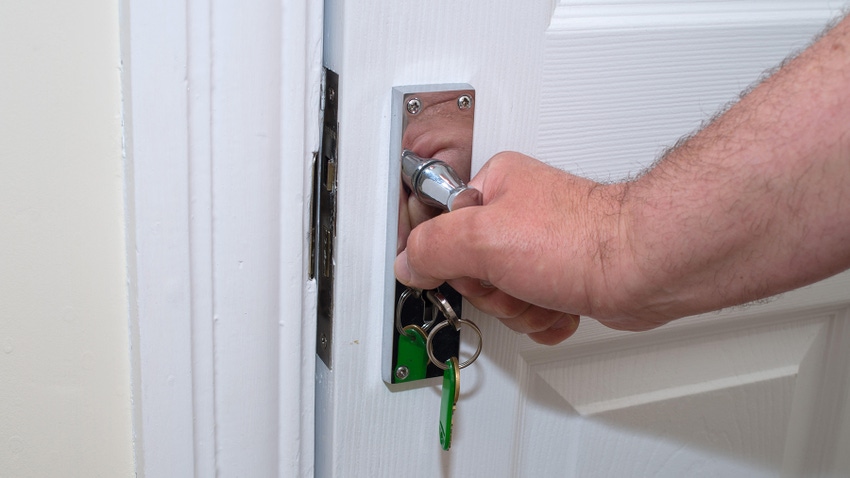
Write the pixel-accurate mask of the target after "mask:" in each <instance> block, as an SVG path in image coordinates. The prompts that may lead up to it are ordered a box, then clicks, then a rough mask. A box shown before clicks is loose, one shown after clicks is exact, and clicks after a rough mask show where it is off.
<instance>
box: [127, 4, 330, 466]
mask: <svg viewBox="0 0 850 478" xmlns="http://www.w3.org/2000/svg"><path fill="white" fill-rule="evenodd" d="M314 3H315V2H310V1H307V0H285V1H284V2H277V1H260V2H235V1H226V0H217V1H213V2H204V1H200V0H184V1H176V2H175V1H147V0H145V1H135V0H128V1H126V2H124V4H123V14H122V29H123V35H124V38H123V43H124V45H123V58H124V68H125V75H124V101H125V115H124V116H125V127H126V131H125V133H126V154H127V160H128V185H127V188H128V210H129V214H130V217H131V220H132V223H131V232H130V242H131V251H132V253H131V254H130V259H129V260H130V263H131V270H132V271H133V273H132V274H131V277H130V281H131V289H132V290H133V291H134V294H132V303H133V309H134V310H133V313H134V321H133V323H132V335H133V355H134V357H133V358H134V362H135V363H136V379H135V382H136V383H135V405H136V414H137V419H136V434H137V436H136V454H137V461H138V471H139V476H145V477H148V478H156V477H174V476H180V477H190V476H195V477H209V476H222V477H228V476H311V475H312V467H313V380H314V353H313V349H312V343H313V340H314V339H313V334H314V333H315V332H314V329H315V325H314V320H312V317H313V316H314V315H315V313H314V312H312V313H311V312H310V309H311V307H314V304H313V301H311V300H306V301H305V300H304V297H305V295H304V294H305V293H309V287H307V288H306V289H305V287H304V284H305V277H306V265H305V264H304V259H305V257H307V255H306V253H305V251H306V247H307V244H306V243H305V241H304V237H305V236H306V229H305V224H306V223H307V221H308V219H307V217H306V216H305V211H306V209H305V201H304V198H305V197H306V196H307V191H308V190H307V187H308V186H307V182H308V175H309V171H310V161H311V158H312V151H313V150H315V149H316V145H317V144H318V121H319V120H318V118H319V114H318V104H319V102H318V98H319V95H320V85H319V82H320V61H321V60H320V59H321V57H320V55H321V6H320V5H314ZM305 310H306V311H305ZM302 316H304V317H307V319H302ZM303 344H306V345H303Z"/></svg>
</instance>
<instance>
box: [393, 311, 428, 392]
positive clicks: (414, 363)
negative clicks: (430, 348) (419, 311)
mask: <svg viewBox="0 0 850 478" xmlns="http://www.w3.org/2000/svg"><path fill="white" fill-rule="evenodd" d="M402 331H403V332H404V335H399V336H398V361H397V362H396V368H395V383H401V382H408V381H411V380H422V379H423V378H425V376H426V375H425V374H426V372H427V371H428V362H429V360H430V359H429V358H428V352H427V351H426V350H425V340H426V337H427V335H426V334H425V332H424V331H423V330H422V328H420V327H419V326H418V325H408V326H407V327H405V328H404V329H403V330H402Z"/></svg>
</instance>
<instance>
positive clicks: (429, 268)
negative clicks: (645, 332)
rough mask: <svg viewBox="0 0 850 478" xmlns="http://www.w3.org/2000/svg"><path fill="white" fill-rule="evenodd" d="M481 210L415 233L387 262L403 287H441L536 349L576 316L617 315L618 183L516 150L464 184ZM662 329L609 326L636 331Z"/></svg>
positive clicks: (557, 337)
mask: <svg viewBox="0 0 850 478" xmlns="http://www.w3.org/2000/svg"><path fill="white" fill-rule="evenodd" d="M469 185H470V186H472V187H474V188H476V189H478V190H480V191H481V192H482V194H483V198H484V205H483V206H478V207H468V208H464V209H460V210H458V211H455V212H452V213H450V214H444V215H442V216H439V217H437V218H434V219H432V220H429V221H426V222H424V223H422V224H421V225H420V226H418V227H417V228H415V229H414V230H413V231H412V233H411V235H410V237H409V238H408V241H407V249H406V250H405V251H404V252H402V253H401V254H400V255H399V256H398V258H397V259H396V263H395V271H396V275H397V277H398V279H399V280H400V281H401V282H402V283H405V284H407V285H412V286H414V287H419V288H426V289H427V288H433V287H436V286H438V285H439V284H441V283H442V282H443V281H444V280H448V282H449V284H450V285H451V286H452V287H454V288H455V289H457V290H458V291H459V292H460V293H461V294H463V295H464V296H465V297H466V298H467V300H469V301H470V303H472V304H473V305H474V306H475V307H477V308H478V309H480V310H482V311H483V312H485V313H488V314H490V315H493V316H496V317H498V318H499V319H501V320H502V321H503V322H504V323H505V325H507V326H508V327H510V328H512V329H514V330H516V331H518V332H522V333H526V334H528V335H529V336H530V337H531V338H532V339H534V340H535V341H537V342H540V343H544V344H555V343H558V342H560V341H562V340H564V339H566V338H567V337H569V336H570V335H572V334H573V332H575V330H576V328H577V327H578V323H579V317H578V316H579V315H580V314H582V315H591V316H594V317H597V318H605V317H609V316H610V314H611V313H613V311H615V310H619V309H620V307H619V306H618V305H617V300H618V299H619V297H621V296H622V294H620V293H619V291H618V286H619V285H620V281H619V270H620V269H621V265H622V262H623V261H628V260H630V259H628V258H627V257H626V252H627V251H628V247H626V246H627V245H626V244H625V243H624V241H623V239H624V238H626V237H627V234H623V233H622V232H623V231H622V229H621V228H622V223H621V221H620V219H621V218H620V200H621V197H622V192H623V187H622V185H601V184H598V183H594V182H592V181H589V180H587V179H582V178H579V177H576V176H573V175H570V174H568V173H566V172H563V171H561V170H558V169H555V168H553V167H550V166H547V165H545V164H543V163H541V162H539V161H537V160H535V159H532V158H529V157H527V156H524V155H522V154H519V153H502V154H500V155H497V156H496V157H494V158H492V159H491V160H490V161H489V162H488V163H487V164H486V165H485V166H484V168H482V169H481V171H480V172H479V173H478V175H476V176H475V178H474V179H473V180H472V181H471V182H470V184H469ZM662 323H663V322H656V323H646V322H637V321H620V322H616V321H610V322H609V325H611V326H614V327H617V328H625V329H631V330H640V329H646V328H651V327H654V326H657V325H661V324H662Z"/></svg>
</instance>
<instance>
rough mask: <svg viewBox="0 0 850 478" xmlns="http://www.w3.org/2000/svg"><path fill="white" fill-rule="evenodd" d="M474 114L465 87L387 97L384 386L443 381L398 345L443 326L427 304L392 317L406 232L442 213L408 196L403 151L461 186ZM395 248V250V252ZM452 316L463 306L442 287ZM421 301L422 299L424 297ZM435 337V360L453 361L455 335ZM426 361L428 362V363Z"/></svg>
mask: <svg viewBox="0 0 850 478" xmlns="http://www.w3.org/2000/svg"><path fill="white" fill-rule="evenodd" d="M474 113H475V90H474V89H473V88H472V87H471V86H469V85H467V84H442V85H420V86H402V87H395V88H393V91H392V128H391V133H390V134H391V137H390V138H391V139H390V154H389V169H388V170H389V175H390V177H389V182H388V184H389V201H388V216H387V217H388V225H387V254H386V272H385V281H384V283H385V287H384V291H385V299H384V314H383V323H384V344H383V359H382V374H381V375H382V377H383V379H384V381H385V382H387V383H389V384H398V383H410V382H417V381H420V380H423V379H427V378H431V377H442V376H443V371H442V370H441V369H440V368H439V367H437V366H436V365H434V364H433V363H430V361H429V362H428V364H427V366H426V367H424V369H425V371H424V374H423V373H422V372H421V370H422V369H423V367H422V366H420V365H421V364H420V363H419V362H420V360H421V357H420V356H419V355H418V354H419V349H418V348H417V347H418V345H416V344H418V342H417V341H415V340H414V339H413V336H412V335H411V336H410V338H409V340H410V341H411V343H401V345H402V347H401V348H402V353H401V354H399V345H400V342H399V340H400V339H401V340H404V339H405V337H404V336H402V335H401V334H400V333H399V329H404V327H407V326H418V327H425V328H426V332H427V325H426V324H428V323H429V322H430V321H431V320H432V318H434V317H436V321H437V322H439V321H440V320H444V318H443V317H442V316H440V315H439V313H438V312H435V310H434V306H433V305H432V304H430V302H429V301H428V300H427V299H424V297H423V298H418V297H413V298H407V299H406V300H404V301H403V302H404V303H403V304H402V307H401V310H400V311H397V306H398V305H399V298H400V297H401V295H402V293H403V292H404V290H405V289H406V287H405V286H403V285H401V283H399V282H398V281H396V280H395V274H394V272H393V263H394V261H395V258H396V256H397V255H398V253H400V252H401V251H403V250H404V248H405V245H406V243H407V236H408V235H409V233H410V231H411V229H413V227H415V226H416V225H418V224H420V223H421V222H424V221H425V220H427V219H429V218H431V217H434V216H436V215H438V214H441V213H442V211H441V210H439V209H437V208H434V207H432V206H427V205H425V204H423V203H422V202H420V201H419V200H418V199H416V198H415V197H413V196H412V195H411V192H410V190H409V189H408V188H407V187H406V186H405V185H404V183H403V182H402V181H401V156H402V151H404V150H410V151H413V152H414V153H416V154H417V155H419V156H422V157H428V158H430V157H434V158H437V159H440V160H442V161H445V162H446V163H448V164H449V165H450V166H451V167H452V168H453V169H454V170H455V171H456V172H457V173H458V175H459V176H460V178H461V179H462V180H463V181H469V176H470V170H471V162H472V132H473V123H474ZM394 246H395V247H394ZM439 290H440V292H442V293H443V295H444V296H446V298H447V300H448V301H449V303H450V304H451V306H452V308H453V309H454V311H455V312H456V313H457V314H458V315H459V316H461V317H462V312H463V310H462V307H463V300H462V298H461V296H460V294H459V293H457V292H456V291H455V290H454V289H452V288H451V287H449V286H448V285H447V284H443V285H442V286H440V288H439ZM423 296H424V294H423ZM397 314H398V316H397ZM437 334H438V335H436V336H435V337H434V339H433V340H432V342H433V353H434V356H435V357H436V358H437V359H439V360H441V361H443V362H445V361H446V360H448V359H450V358H451V357H452V356H454V357H458V351H459V348H460V333H459V332H458V331H456V330H455V329H454V328H452V327H443V328H441V330H439V331H438V332H437ZM425 360H428V359H427V357H426V358H425Z"/></svg>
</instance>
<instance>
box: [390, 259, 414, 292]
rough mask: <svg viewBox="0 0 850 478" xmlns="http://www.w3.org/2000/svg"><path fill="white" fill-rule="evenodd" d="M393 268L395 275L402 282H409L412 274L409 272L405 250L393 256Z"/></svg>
mask: <svg viewBox="0 0 850 478" xmlns="http://www.w3.org/2000/svg"><path fill="white" fill-rule="evenodd" d="M393 268H394V269H395V277H396V279H398V281H399V282H401V283H402V284H409V283H410V279H411V277H412V274H411V273H410V266H408V265H407V251H402V252H401V254H399V255H398V256H397V257H396V258H395V265H394V266H393Z"/></svg>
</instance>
